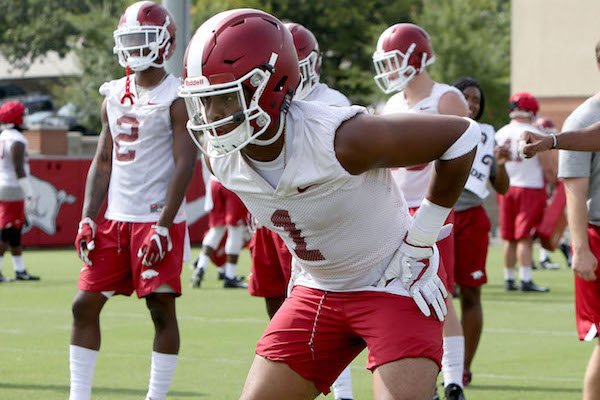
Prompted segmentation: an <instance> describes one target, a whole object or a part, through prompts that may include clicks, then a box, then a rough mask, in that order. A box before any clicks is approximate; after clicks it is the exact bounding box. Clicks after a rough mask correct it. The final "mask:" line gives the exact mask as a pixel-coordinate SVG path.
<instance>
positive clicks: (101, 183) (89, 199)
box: [81, 100, 113, 219]
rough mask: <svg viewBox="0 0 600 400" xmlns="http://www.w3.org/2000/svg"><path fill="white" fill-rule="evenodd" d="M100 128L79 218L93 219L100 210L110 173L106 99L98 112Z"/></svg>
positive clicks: (110, 161)
mask: <svg viewBox="0 0 600 400" xmlns="http://www.w3.org/2000/svg"><path fill="white" fill-rule="evenodd" d="M100 120H101V122H102V130H101V131H100V137H99V138H98V146H97V147H96V154H95V155H94V159H93V160H92V164H91V165H90V169H89V170H88V174H87V179H86V182H85V197H84V200H83V210H82V212H81V218H82V219H83V218H85V217H89V218H91V219H95V218H96V216H97V215H98V212H99V211H100V207H101V206H102V202H103V201H104V198H105V197H106V193H107V192H108V184H109V183H110V173H111V171H112V151H113V141H112V136H111V134H110V128H109V125H108V114H107V112H106V100H104V102H103V103H102V109H101V112H100Z"/></svg>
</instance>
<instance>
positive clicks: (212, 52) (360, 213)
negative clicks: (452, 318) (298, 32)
mask: <svg viewBox="0 0 600 400" xmlns="http://www.w3.org/2000/svg"><path fill="white" fill-rule="evenodd" d="M184 64H185V68H184V74H183V77H184V80H183V84H182V87H181V90H180V95H181V96H182V97H184V98H185V100H186V106H187V108H188V114H189V117H190V119H189V122H188V129H189V131H190V133H191V134H192V135H193V136H194V140H195V142H196V144H197V145H199V146H200V148H201V149H202V151H203V152H204V153H205V154H206V155H207V157H208V165H209V167H210V169H211V171H212V172H213V174H214V175H215V176H216V177H217V178H218V179H219V181H220V182H221V183H223V185H224V186H225V187H227V188H228V189H230V190H233V191H234V192H235V193H237V194H238V195H239V197H240V198H241V199H242V201H243V202H244V204H245V205H246V207H247V208H248V210H249V211H250V213H251V214H252V215H253V216H254V218H256V220H257V221H258V223H259V224H261V225H263V226H265V227H267V228H269V229H271V230H272V231H274V232H275V233H277V234H279V236H280V237H281V238H282V239H283V240H284V241H285V243H286V245H287V247H288V249H289V250H290V252H291V253H292V255H293V261H292V263H293V268H292V278H291V285H292V286H293V289H292V291H291V293H290V295H289V297H287V298H286V299H285V301H284V303H283V305H282V306H281V308H280V309H279V311H278V312H277V313H276V314H275V316H274V317H273V319H272V320H271V322H270V323H269V325H268V327H267V329H266V331H265V333H264V334H263V336H262V337H261V339H260V340H259V342H258V345H257V348H256V356H255V359H254V362H253V365H252V367H251V369H250V372H249V374H248V378H247V380H246V384H245V386H244V389H243V393H242V395H241V399H244V400H247V399H281V398H286V399H306V398H314V397H316V396H317V395H318V394H319V393H320V392H323V393H327V392H329V387H330V385H331V384H332V383H333V382H334V381H335V379H336V378H337V377H338V375H339V374H340V373H341V371H342V370H343V369H344V368H345V367H346V366H347V365H348V364H349V363H350V362H351V361H352V359H353V358H354V357H356V355H358V354H359V353H360V352H361V351H362V350H363V349H364V348H365V347H368V349H369V358H368V360H369V361H368V368H369V369H370V370H372V371H373V374H374V393H375V398H376V399H384V398H426V397H427V396H431V395H432V394H433V386H434V383H435V379H436V376H437V374H438V372H439V364H440V361H441V353H442V320H443V319H444V316H445V314H446V305H445V300H444V294H445V288H444V285H443V283H442V281H441V280H440V278H439V277H438V275H437V271H438V252H437V248H436V246H435V243H436V241H437V239H438V237H439V236H444V234H447V228H442V226H443V224H444V222H445V220H446V218H447V216H448V214H449V212H450V210H451V207H452V206H453V205H454V202H455V201H456V199H457V198H458V195H459V194H460V192H461V190H462V186H463V185H464V182H465V181H466V178H467V176H468V174H469V171H470V169H471V164H472V161H473V156H474V153H475V146H476V145H477V143H478V141H479V139H480V136H481V131H480V130H479V127H478V126H477V124H476V123H475V122H472V121H468V120H466V119H462V118H458V117H435V118H432V117H428V116H416V115H408V114H406V115H398V114H396V115H390V116H385V117H376V116H370V115H368V114H367V113H366V112H365V111H366V110H365V109H364V108H363V107H358V106H351V107H331V106H327V105H325V104H323V103H319V102H306V101H295V100H293V97H294V93H295V91H296V90H297V88H298V87H299V84H300V80H301V78H300V71H299V68H298V57H297V53H296V50H295V48H294V44H293V38H292V34H291V33H290V32H289V31H288V30H287V29H285V27H284V25H283V24H282V23H281V22H280V21H279V20H278V19H277V18H275V17H273V16H271V15H269V14H267V13H265V12H262V11H258V10H251V9H239V10H230V11H226V12H222V13H220V14H217V15H216V16H214V17H212V18H211V19H209V20H207V21H206V22H205V23H204V24H202V26H200V28H198V30H197V31H196V33H195V34H194V37H193V38H192V40H191V41H190V44H189V46H188V49H187V52H186V58H185V63H184ZM436 159H437V160H438V161H436V175H435V176H434V178H433V179H432V185H431V188H430V191H429V193H428V194H427V200H426V201H424V204H423V205H422V206H421V208H420V210H419V211H418V212H417V214H416V215H415V218H414V220H411V217H410V216H409V215H408V212H407V207H406V204H405V203H404V200H403V196H402V194H401V192H400V191H399V189H398V187H397V186H396V185H395V184H394V183H393V179H392V176H391V172H390V170H389V168H392V167H400V166H407V165H420V164H424V163H427V162H430V161H433V160H436Z"/></svg>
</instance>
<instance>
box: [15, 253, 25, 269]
mask: <svg viewBox="0 0 600 400" xmlns="http://www.w3.org/2000/svg"><path fill="white" fill-rule="evenodd" d="M12 259H13V266H14V268H15V272H23V271H25V262H24V261H23V256H12Z"/></svg>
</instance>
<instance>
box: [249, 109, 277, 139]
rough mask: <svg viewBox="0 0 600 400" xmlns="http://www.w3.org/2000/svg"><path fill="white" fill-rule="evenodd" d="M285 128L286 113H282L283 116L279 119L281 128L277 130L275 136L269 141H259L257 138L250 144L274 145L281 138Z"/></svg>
mask: <svg viewBox="0 0 600 400" xmlns="http://www.w3.org/2000/svg"><path fill="white" fill-rule="evenodd" d="M284 128H285V113H283V112H282V113H281V116H280V117H279V127H278V128H277V133H275V136H273V137H271V138H269V139H264V140H263V139H259V138H258V137H257V138H255V139H254V140H252V141H251V142H250V143H251V144H254V145H256V146H268V145H270V144H273V143H275V142H276V141H277V139H279V137H280V136H281V134H282V133H283V130H284ZM262 135H264V133H262V134H260V135H259V137H260V136H262Z"/></svg>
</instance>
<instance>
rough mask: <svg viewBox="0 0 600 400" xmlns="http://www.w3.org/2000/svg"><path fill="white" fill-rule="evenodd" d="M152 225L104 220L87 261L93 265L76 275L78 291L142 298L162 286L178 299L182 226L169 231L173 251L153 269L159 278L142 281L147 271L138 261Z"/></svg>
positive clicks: (183, 237)
mask: <svg viewBox="0 0 600 400" xmlns="http://www.w3.org/2000/svg"><path fill="white" fill-rule="evenodd" d="M154 224H155V223H153V222H150V223H137V222H118V221H112V220H104V221H103V222H102V223H101V224H100V225H98V229H97V231H96V237H95V239H94V244H95V245H96V248H95V249H94V250H92V251H90V254H89V257H90V260H91V261H92V264H93V265H87V264H86V265H84V267H83V268H82V269H81V272H80V274H79V282H78V285H77V286H78V287H79V289H81V290H86V291H89V292H103V291H112V290H114V291H115V294H124V295H127V296H129V295H131V293H133V291H134V290H135V291H136V293H137V295H138V297H145V296H147V295H149V294H150V293H152V292H154V291H155V290H156V289H157V288H158V287H159V286H161V285H163V284H167V285H169V286H170V287H171V288H173V290H174V291H175V294H177V295H178V296H179V295H181V280H180V275H181V266H182V263H183V248H184V242H185V230H186V226H185V222H182V223H179V224H173V225H172V226H171V228H170V229H169V234H170V235H171V242H172V243H173V249H172V250H171V251H169V252H168V253H167V255H166V256H165V258H164V260H163V261H162V262H161V263H160V264H159V265H157V266H155V267H154V269H155V270H156V271H158V275H157V276H155V277H153V278H150V279H144V278H142V276H141V273H142V272H143V271H144V270H145V269H147V268H146V267H144V266H142V259H141V258H138V256H137V252H138V249H139V248H140V247H141V246H142V244H143V240H144V239H145V238H146V235H147V233H148V231H149V230H150V227H151V226H152V225H154Z"/></svg>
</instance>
